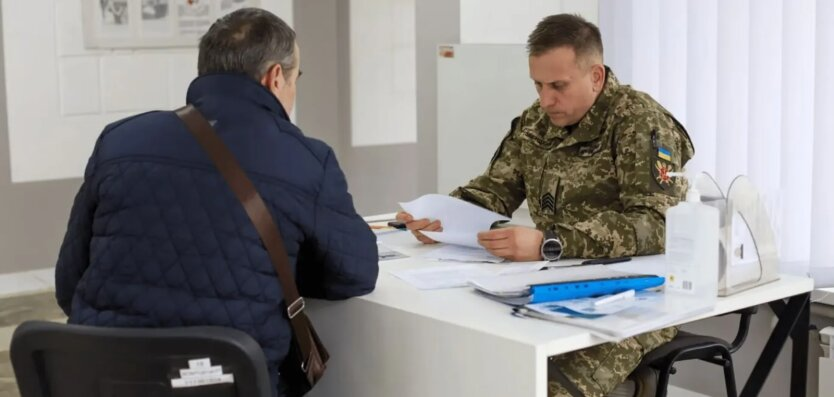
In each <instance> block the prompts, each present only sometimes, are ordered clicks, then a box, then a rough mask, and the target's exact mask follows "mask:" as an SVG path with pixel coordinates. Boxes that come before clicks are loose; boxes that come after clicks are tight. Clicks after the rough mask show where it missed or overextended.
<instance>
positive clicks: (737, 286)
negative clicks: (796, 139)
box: [695, 173, 779, 296]
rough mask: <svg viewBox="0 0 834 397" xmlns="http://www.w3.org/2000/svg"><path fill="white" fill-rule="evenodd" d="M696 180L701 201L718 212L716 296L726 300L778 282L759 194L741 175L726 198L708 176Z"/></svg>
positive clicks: (769, 228) (770, 234)
mask: <svg viewBox="0 0 834 397" xmlns="http://www.w3.org/2000/svg"><path fill="white" fill-rule="evenodd" d="M702 175H703V176H702V177H700V178H696V179H695V180H696V182H695V183H697V184H698V186H697V188H698V191H699V192H701V201H702V202H703V203H704V204H707V205H711V206H714V207H716V208H718V210H719V213H720V227H721V230H720V231H719V236H720V242H719V243H720V248H719V254H718V255H719V268H718V296H729V295H733V294H735V293H737V292H741V291H744V290H747V289H750V288H753V287H756V286H759V285H762V284H766V283H769V282H772V281H776V280H778V279H779V254H778V252H777V249H776V247H777V246H776V241H775V238H774V235H773V228H772V225H771V223H770V217H769V216H768V213H767V210H766V208H765V206H764V204H763V202H762V199H761V197H760V195H759V192H758V190H757V189H756V187H755V186H753V184H752V183H751V182H750V179H749V178H747V177H746V176H744V175H739V176H737V177H736V178H735V179H734V180H733V182H732V183H731V184H730V187H729V189H728V190H727V195H726V196H725V195H724V193H723V192H722V191H721V188H720V187H719V186H718V184H717V183H716V182H715V179H713V178H712V176H710V175H709V174H707V173H702Z"/></svg>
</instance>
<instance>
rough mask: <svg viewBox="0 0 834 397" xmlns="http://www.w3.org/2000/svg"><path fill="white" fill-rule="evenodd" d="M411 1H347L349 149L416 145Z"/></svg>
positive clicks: (413, 13)
mask: <svg viewBox="0 0 834 397" xmlns="http://www.w3.org/2000/svg"><path fill="white" fill-rule="evenodd" d="M414 2H415V0H350V6H349V7H350V83H351V96H350V105H351V114H352V116H353V117H351V131H352V133H351V145H352V146H354V147H355V146H372V145H386V144H395V143H414V142H416V141H417V75H416V70H417V67H416V60H417V55H416V52H415V50H416V43H417V41H416V31H415V3H414Z"/></svg>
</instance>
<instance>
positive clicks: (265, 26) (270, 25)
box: [197, 8, 297, 80]
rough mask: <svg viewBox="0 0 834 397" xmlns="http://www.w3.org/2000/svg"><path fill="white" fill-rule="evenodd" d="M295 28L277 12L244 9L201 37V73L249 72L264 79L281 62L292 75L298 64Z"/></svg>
mask: <svg viewBox="0 0 834 397" xmlns="http://www.w3.org/2000/svg"><path fill="white" fill-rule="evenodd" d="M294 55H295V31H293V30H292V28H290V27H289V26H288V25H287V24H286V23H285V22H284V21H283V20H281V18H278V17H277V16H275V14H273V13H271V12H269V11H266V10H262V9H259V8H242V9H240V10H237V11H235V12H232V13H230V14H228V15H226V16H224V17H222V18H220V19H218V20H217V21H216V22H215V23H214V24H212V25H211V27H210V28H209V30H208V32H206V34H204V35H203V37H202V38H201V39H200V54H199V56H198V60H197V71H198V74H199V75H201V76H202V75H204V74H208V73H245V74H247V75H249V76H250V77H252V78H253V79H255V80H260V79H261V77H263V75H264V74H265V73H266V72H267V70H268V69H269V68H270V67H271V66H272V65H274V64H276V63H278V64H280V65H281V68H282V69H283V70H284V75H285V76H289V71H290V70H292V69H293V68H294V67H296V66H297V65H295V57H294Z"/></svg>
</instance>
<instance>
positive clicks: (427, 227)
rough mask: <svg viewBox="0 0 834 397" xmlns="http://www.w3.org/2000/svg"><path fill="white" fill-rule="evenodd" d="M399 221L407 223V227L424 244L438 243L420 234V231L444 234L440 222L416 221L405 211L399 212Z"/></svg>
mask: <svg viewBox="0 0 834 397" xmlns="http://www.w3.org/2000/svg"><path fill="white" fill-rule="evenodd" d="M397 220H398V221H400V222H403V223H405V227H406V228H408V230H410V231H411V234H413V235H414V237H416V238H417V240H420V242H421V243H423V244H435V243H437V241H434V240H432V239H430V238H428V237H426V235H425V234H423V233H420V231H424V232H442V231H443V226H441V225H440V220H436V221H434V222H431V221H429V220H428V219H414V217H413V216H411V214H409V213H408V212H405V211H400V212H397Z"/></svg>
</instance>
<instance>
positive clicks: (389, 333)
mask: <svg viewBox="0 0 834 397" xmlns="http://www.w3.org/2000/svg"><path fill="white" fill-rule="evenodd" d="M381 240H382V241H384V242H385V241H389V242H393V243H396V244H398V245H402V246H404V247H406V248H407V249H404V251H407V252H406V253H407V254H412V255H413V254H417V253H420V252H424V251H425V250H428V249H432V247H431V246H422V245H421V244H419V243H418V242H417V241H416V240H414V239H413V237H411V235H410V233H407V232H394V233H392V234H387V235H383V236H381ZM426 264H427V263H426V261H423V260H419V259H412V258H407V259H400V260H395V261H389V262H381V263H380V275H379V280H378V282H377V286H376V290H375V291H374V292H373V293H371V294H369V295H367V296H363V297H361V298H356V299H350V300H347V301H339V302H326V301H308V303H307V308H308V309H307V313H308V314H309V315H310V317H311V318H312V320H313V322H314V323H315V326H316V329H317V330H318V332H319V334H320V335H321V337H322V339H323V341H324V343H325V345H326V346H327V347H328V349H329V351H330V353H331V356H332V358H331V360H330V362H329V363H328V371H327V374H326V376H325V377H324V379H323V380H322V381H321V383H320V384H319V385H317V386H316V388H315V389H314V390H313V391H312V392H311V393H310V396H313V397H316V396H356V397H394V396H398V397H427V396H431V397H461V396H478V397H507V396H529V397H546V395H547V390H546V387H547V357H548V356H552V355H558V354H562V353H565V352H569V351H573V350H578V349H582V348H586V347H589V346H593V345H596V344H599V343H602V342H603V341H602V340H601V339H598V338H596V337H594V336H593V335H591V334H590V333H589V332H588V331H586V330H584V329H581V328H577V327H572V326H568V325H563V324H558V323H553V322H548V321H543V320H537V319H524V318H517V317H513V316H511V315H510V309H509V308H508V307H507V306H505V305H503V304H500V303H497V302H493V301H490V300H488V299H485V298H483V297H480V296H478V295H476V294H475V293H474V292H472V291H471V289H469V288H457V289H445V290H433V291H421V290H417V289H415V288H414V287H412V286H410V285H408V284H406V283H405V282H403V281H401V280H400V279H398V278H395V277H394V276H392V275H391V274H390V273H389V271H390V270H393V269H402V268H411V267H419V266H425V265H426ZM431 264H432V265H437V264H438V263H436V262H432V263H431ZM615 266H617V267H618V268H620V269H629V267H630V266H634V264H632V263H627V264H622V265H615ZM644 271H645V269H644ZM812 289H813V282H812V280H811V279H807V278H801V277H795V276H788V275H785V276H782V278H781V279H780V280H779V281H777V282H774V283H771V284H768V285H764V286H760V287H758V288H754V289H751V290H749V291H745V292H742V293H739V294H736V295H734V296H731V297H727V298H719V300H718V303H717V304H716V307H715V309H714V310H713V311H712V312H710V313H707V314H704V315H701V316H697V317H694V318H691V319H688V320H687V321H686V322H689V321H695V320H698V319H701V318H706V317H711V316H715V315H719V314H724V313H728V312H732V311H735V310H738V309H741V308H745V307H750V306H755V305H759V304H762V303H767V302H771V301H775V300H781V299H785V298H788V297H791V296H795V295H801V294H807V293H809V292H810V291H811V290H812ZM806 309H807V305H806ZM791 326H792V324H791ZM777 328H778V327H777ZM786 337H787V336H786ZM806 339H807V338H806ZM782 343H784V340H782ZM806 343H807V340H806ZM778 347H779V348H781V344H779V346H778ZM777 351H778V349H777ZM763 356H764V354H763ZM771 366H772V365H771ZM765 367H767V368H765V369H766V371H769V370H770V366H767V365H765ZM765 376H766V372H765ZM803 382H804V378H803ZM753 394H755V393H753Z"/></svg>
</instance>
